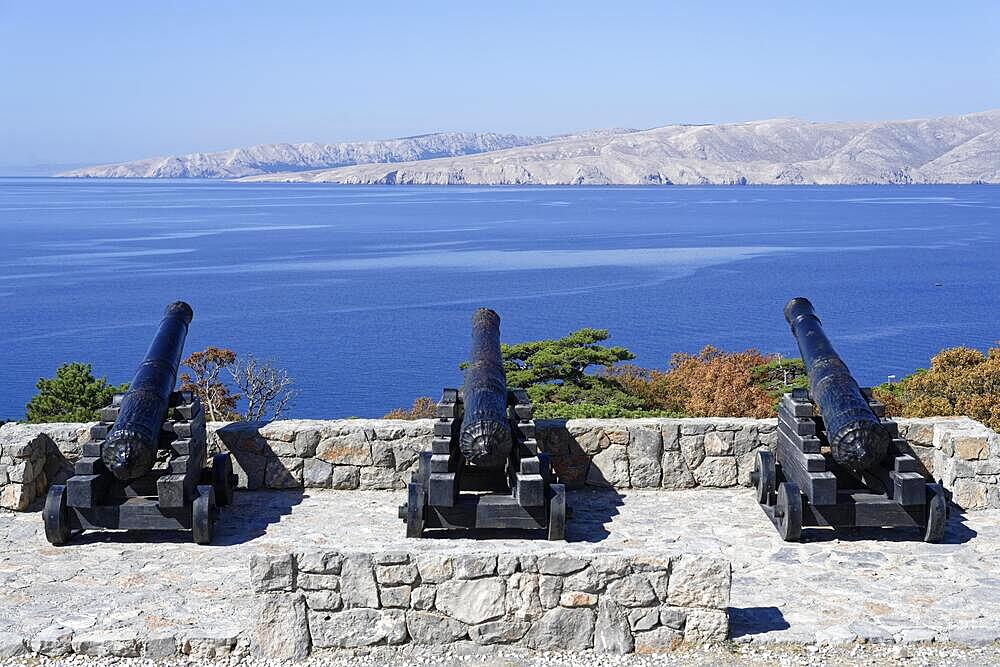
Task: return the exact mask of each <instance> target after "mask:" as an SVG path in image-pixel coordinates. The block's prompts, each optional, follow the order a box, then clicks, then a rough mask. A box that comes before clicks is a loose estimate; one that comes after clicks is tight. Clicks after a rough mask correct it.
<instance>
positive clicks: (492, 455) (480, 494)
mask: <svg viewBox="0 0 1000 667" xmlns="http://www.w3.org/2000/svg"><path fill="white" fill-rule="evenodd" d="M399 517H400V518H401V519H403V521H404V522H405V523H406V536H407V537H421V536H423V534H424V530H425V529H427V528H443V529H463V528H497V529H507V530H509V529H518V530H544V531H546V534H547V536H548V539H550V540H562V539H565V529H566V487H565V486H564V485H563V484H559V483H557V480H556V477H555V474H554V472H553V470H552V467H551V465H550V463H549V458H548V455H547V454H545V453H543V452H539V451H538V443H537V441H536V440H535V424H534V422H533V421H532V406H531V401H530V400H529V399H528V395H527V393H526V392H525V391H522V390H520V389H510V390H508V389H507V387H506V379H505V376H504V370H503V361H502V359H501V356H500V318H499V317H498V316H497V314H496V313H495V312H493V311H492V310H487V309H485V308H481V309H479V310H478V311H477V312H476V314H475V315H474V316H473V345H472V355H471V363H470V365H469V368H468V369H467V371H466V377H465V385H464V387H463V389H462V390H461V391H460V390H458V389H445V390H444V393H443V395H442V397H441V400H440V402H438V404H437V420H436V421H435V423H434V439H433V441H432V444H431V450H430V451H424V452H421V454H420V458H419V463H418V469H417V471H416V472H415V473H414V475H413V478H412V480H411V481H410V483H409V484H408V485H407V499H406V502H405V503H404V504H403V505H401V506H400V508H399Z"/></svg>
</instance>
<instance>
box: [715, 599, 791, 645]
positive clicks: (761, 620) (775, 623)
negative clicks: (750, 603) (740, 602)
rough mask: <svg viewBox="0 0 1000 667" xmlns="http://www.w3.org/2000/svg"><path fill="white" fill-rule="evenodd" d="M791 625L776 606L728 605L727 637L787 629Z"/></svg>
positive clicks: (733, 637)
mask: <svg viewBox="0 0 1000 667" xmlns="http://www.w3.org/2000/svg"><path fill="white" fill-rule="evenodd" d="M790 627H792V626H791V625H789V624H788V621H786V620H785V615H784V614H782V613H781V610H780V609H778V608H777V607H730V608H729V638H730V639H737V638H739V637H746V636H748V635H761V634H764V633H767V632H777V631H779V630H788V629H789V628H790Z"/></svg>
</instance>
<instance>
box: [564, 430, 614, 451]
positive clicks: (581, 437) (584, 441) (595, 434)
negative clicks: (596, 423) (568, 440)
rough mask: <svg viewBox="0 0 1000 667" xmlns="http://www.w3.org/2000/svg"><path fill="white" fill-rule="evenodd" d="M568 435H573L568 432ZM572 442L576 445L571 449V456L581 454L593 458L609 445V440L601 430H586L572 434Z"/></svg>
mask: <svg viewBox="0 0 1000 667" xmlns="http://www.w3.org/2000/svg"><path fill="white" fill-rule="evenodd" d="M570 433H573V431H570ZM573 440H574V442H575V443H576V447H575V448H571V450H570V453H571V454H578V453H583V454H589V455H590V456H594V455H595V454H597V453H599V452H602V451H604V450H605V449H607V448H608V447H609V446H610V445H611V439H610V438H609V437H608V434H607V433H605V432H604V429H602V428H595V429H592V430H586V431H583V432H582V433H579V434H577V433H573Z"/></svg>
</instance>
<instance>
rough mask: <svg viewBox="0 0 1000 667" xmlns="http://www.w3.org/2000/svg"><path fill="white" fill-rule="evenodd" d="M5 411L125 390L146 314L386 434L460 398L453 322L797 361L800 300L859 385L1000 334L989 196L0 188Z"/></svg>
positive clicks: (999, 200)
mask: <svg viewBox="0 0 1000 667" xmlns="http://www.w3.org/2000/svg"><path fill="white" fill-rule="evenodd" d="M0 238H2V240H3V244H2V247H3V250H2V255H0V298H2V303H3V306H4V308H3V313H2V317H0V362H2V363H0V418H3V417H7V418H11V417H20V416H22V415H23V413H24V404H25V402H26V401H27V400H28V399H29V398H30V397H31V395H32V393H33V391H34V383H35V381H36V380H37V379H38V377H40V376H49V375H51V374H52V373H53V371H54V370H55V368H56V366H58V365H59V364H60V363H62V362H66V361H86V362H90V363H92V364H93V365H94V368H95V371H96V372H97V373H98V374H100V375H106V376H107V377H108V378H109V379H110V380H113V381H115V382H123V381H127V380H129V379H130V378H131V375H132V372H133V371H134V369H135V366H136V364H137V363H138V362H139V360H140V359H141V356H142V354H143V353H144V352H145V349H146V346H147V345H148V344H149V341H150V339H151V337H152V334H153V332H154V329H155V327H156V324H157V322H158V321H159V318H160V315H161V313H162V310H163V308H164V306H165V305H166V304H167V303H168V302H170V301H172V300H175V299H184V300H186V301H188V302H189V303H191V305H192V306H193V307H194V312H195V319H194V322H193V323H192V325H191V333H190V335H189V336H188V342H187V347H186V349H187V351H194V350H198V349H202V348H204V347H206V346H208V345H219V346H225V347H230V348H232V349H234V350H236V351H238V352H241V353H253V354H254V355H256V356H257V357H258V358H270V359H273V360H274V361H275V362H276V363H277V364H279V365H281V366H284V367H287V368H288V369H289V371H290V373H291V374H292V376H293V377H294V378H295V380H296V383H297V386H298V388H299V389H300V391H301V394H300V396H299V397H298V399H297V401H296V403H295V405H294V407H293V410H292V415H293V416H297V417H316V418H333V417H340V416H352V415H354V416H380V415H381V414H383V413H384V412H385V411H387V410H389V409H390V408H393V407H396V406H401V405H408V404H409V403H410V402H411V401H412V399H413V398H414V397H415V396H418V395H431V396H434V397H435V398H436V397H437V396H438V395H439V392H440V390H441V387H442V386H455V385H457V384H458V383H460V382H461V376H460V373H459V371H458V370H457V366H458V363H459V362H460V361H462V359H464V357H465V353H466V349H467V345H468V337H469V326H468V322H469V317H470V315H471V314H472V311H473V310H474V309H475V308H476V307H478V306H489V307H492V308H494V309H495V310H497V311H498V312H499V313H500V315H501V317H502V336H503V339H504V340H505V341H507V342H517V341H524V340H532V339H537V338H550V337H556V336H561V335H563V334H566V333H568V332H570V331H572V330H574V329H576V328H579V327H583V326H594V327H600V328H607V329H609V330H610V332H611V336H612V337H611V341H610V342H611V343H614V344H617V345H624V346H626V347H628V348H629V349H631V350H632V351H633V352H635V353H636V354H637V355H638V360H637V363H640V364H643V365H647V366H658V367H663V366H665V365H666V363H667V360H668V358H669V355H670V353H672V352H675V351H685V352H694V351H697V350H698V349H700V348H701V347H702V346H704V345H706V344H708V343H711V344H713V345H716V346H718V347H722V348H725V349H743V348H747V347H755V348H758V349H759V350H761V351H764V352H780V353H782V354H785V355H792V354H794V353H795V343H794V340H793V339H792V337H791V335H790V334H789V332H788V327H787V326H786V325H785V322H784V319H783V318H782V314H781V310H782V306H783V305H784V303H785V301H786V300H787V299H788V298H790V297H792V296H797V295H805V296H808V297H809V298H810V299H812V300H813V303H814V304H815V305H816V308H817V310H818V312H819V314H820V316H821V317H822V318H823V321H824V325H825V326H826V330H827V332H828V333H829V334H830V336H831V337H832V338H833V340H834V343H835V344H836V345H837V347H838V349H839V351H840V352H841V354H842V356H843V357H844V358H845V360H846V361H847V363H848V365H849V366H850V367H851V368H852V369H853V371H854V372H855V374H856V376H857V377H858V378H859V380H860V381H861V382H863V383H876V382H881V381H884V380H885V378H886V376H887V375H889V374H895V375H899V376H901V375H903V374H905V373H907V372H909V371H911V370H912V369H914V368H917V367H920V366H925V365H926V364H927V361H928V358H929V357H930V356H931V355H932V354H934V352H936V351H937V350H939V349H940V348H942V347H946V346H953V345H970V346H974V347H979V348H985V347H986V346H987V345H989V344H990V343H992V342H993V341H995V340H997V339H1000V314H998V313H1000V308H998V306H1000V272H998V271H997V265H998V260H1000V188H997V187H988V186H982V187H978V186H967V187H951V186H937V187H922V186H908V187H887V186H881V187H822V188H818V187H732V188H730V187H704V188H699V187H674V188H658V187H645V188H637V187H621V188H607V187H599V188H590V187H574V188H554V187H548V188H538V187H534V188H512V187H506V188H473V187H449V188H444V187H346V186H326V185H267V184H254V185H244V184H231V183H218V182H206V181H184V182H178V181H152V182H140V181H100V180H85V181H73V180H58V179H0Z"/></svg>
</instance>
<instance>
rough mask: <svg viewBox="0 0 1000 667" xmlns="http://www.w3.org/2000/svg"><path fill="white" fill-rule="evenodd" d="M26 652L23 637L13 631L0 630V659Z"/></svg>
mask: <svg viewBox="0 0 1000 667" xmlns="http://www.w3.org/2000/svg"><path fill="white" fill-rule="evenodd" d="M27 652H28V647H27V646H26V645H25V643H24V637H22V636H21V635H19V634H16V633H13V632H0V659H8V658H16V657H18V656H22V655H24V654H26V653H27Z"/></svg>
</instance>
